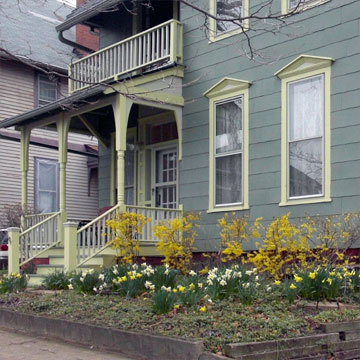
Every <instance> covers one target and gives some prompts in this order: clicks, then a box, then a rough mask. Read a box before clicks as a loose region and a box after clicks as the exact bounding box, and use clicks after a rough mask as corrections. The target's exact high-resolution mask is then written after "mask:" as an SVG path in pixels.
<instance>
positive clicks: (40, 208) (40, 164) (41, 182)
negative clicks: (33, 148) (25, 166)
mask: <svg viewBox="0 0 360 360" xmlns="http://www.w3.org/2000/svg"><path fill="white" fill-rule="evenodd" d="M58 198H59V168H58V163H57V161H56V160H48V159H39V158H35V211H36V213H49V212H54V211H58Z"/></svg>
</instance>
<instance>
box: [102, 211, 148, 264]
mask: <svg viewBox="0 0 360 360" xmlns="http://www.w3.org/2000/svg"><path fill="white" fill-rule="evenodd" d="M149 221H150V219H147V218H145V216H143V215H142V214H136V213H129V212H123V213H120V214H117V215H116V217H115V219H113V220H108V221H106V226H109V227H110V229H111V231H112V232H113V234H114V238H113V240H112V243H113V247H114V248H115V249H116V250H117V252H118V256H119V257H120V261H121V262H122V263H125V264H132V263H133V262H134V260H135V259H136V258H137V257H138V256H139V250H140V245H139V235H141V234H142V231H143V227H144V226H145V224H146V223H147V222H149Z"/></svg>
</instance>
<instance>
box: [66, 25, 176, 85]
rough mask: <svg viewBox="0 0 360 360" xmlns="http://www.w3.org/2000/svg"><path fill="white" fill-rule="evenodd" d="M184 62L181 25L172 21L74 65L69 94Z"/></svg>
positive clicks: (109, 47) (70, 74)
mask: <svg viewBox="0 0 360 360" xmlns="http://www.w3.org/2000/svg"><path fill="white" fill-rule="evenodd" d="M182 61H183V29H182V24H181V23H180V22H179V21H176V20H169V21H167V22H165V23H163V24H160V25H157V26H155V27H153V28H151V29H148V30H146V31H143V32H141V33H139V34H136V35H134V36H132V37H130V38H128V39H125V40H122V41H120V42H118V43H115V44H113V45H111V46H108V47H106V48H104V49H101V50H99V51H97V52H95V53H93V54H90V55H88V56H86V57H84V58H82V59H80V60H77V61H75V62H73V63H72V64H71V65H70V68H69V76H70V80H69V91H70V92H74V91H78V90H82V89H84V88H86V87H88V86H91V85H94V84H98V83H100V82H106V81H109V82H111V81H116V80H118V79H119V77H120V76H122V75H125V74H132V75H133V74H138V73H142V72H144V71H146V70H153V69H156V67H160V66H161V65H164V64H167V63H182Z"/></svg>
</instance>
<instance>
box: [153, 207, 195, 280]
mask: <svg viewBox="0 0 360 360" xmlns="http://www.w3.org/2000/svg"><path fill="white" fill-rule="evenodd" d="M199 220H200V215H199V214H197V213H185V214H184V215H183V216H182V217H180V218H175V219H170V220H163V221H161V222H159V224H158V225H155V226H154V227H153V233H154V235H155V236H156V237H157V238H158V239H159V242H158V243H157V249H158V251H159V252H160V254H161V255H163V256H164V259H163V260H162V261H163V263H165V264H168V265H170V266H171V267H172V268H174V269H178V270H180V271H181V272H182V273H183V274H187V273H188V272H189V270H190V264H191V259H192V252H193V251H194V250H195V247H194V242H195V239H196V237H197V232H196V230H195V227H197V226H198V224H197V221H199Z"/></svg>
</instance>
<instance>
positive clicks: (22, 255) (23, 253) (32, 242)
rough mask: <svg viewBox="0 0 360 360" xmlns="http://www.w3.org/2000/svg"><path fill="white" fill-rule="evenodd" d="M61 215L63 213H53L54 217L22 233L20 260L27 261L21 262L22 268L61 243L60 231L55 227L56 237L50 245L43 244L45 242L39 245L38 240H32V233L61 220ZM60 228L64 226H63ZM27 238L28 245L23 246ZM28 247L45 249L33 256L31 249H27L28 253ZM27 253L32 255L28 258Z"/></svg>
mask: <svg viewBox="0 0 360 360" xmlns="http://www.w3.org/2000/svg"><path fill="white" fill-rule="evenodd" d="M60 214H61V212H60V211H57V212H55V213H53V215H51V216H49V217H47V218H46V219H44V220H42V221H40V222H39V223H37V224H35V225H33V226H32V227H30V228H28V229H26V230H25V231H23V232H22V233H20V238H19V241H20V259H21V260H23V259H25V260H23V261H20V266H22V265H24V264H26V263H28V262H29V261H31V260H33V259H34V258H36V257H37V256H39V255H41V254H42V253H44V252H46V251H47V250H48V249H50V248H52V247H54V246H55V245H57V244H58V243H59V242H60V240H58V238H57V231H58V229H57V227H54V229H53V231H55V236H54V238H53V239H52V241H51V242H50V243H47V242H43V241H41V242H40V243H38V242H36V240H34V239H33V238H31V233H32V232H34V231H35V230H37V229H39V230H40V228H41V227H43V225H45V224H46V223H47V222H50V221H51V220H53V219H55V218H59V216H60ZM58 225H59V224H58ZM60 226H62V224H61V225H60ZM34 235H35V234H34ZM53 235H54V234H53ZM27 236H29V241H28V244H21V242H22V241H23V240H24V239H26V237H27ZM47 244H48V246H47ZM28 246H30V247H34V246H35V247H39V246H41V247H44V248H43V249H42V250H40V251H38V252H35V253H34V254H32V252H33V249H30V250H29V249H27V251H26V247H28ZM24 248H25V249H24ZM26 253H28V254H31V255H29V256H28V257H27V256H26Z"/></svg>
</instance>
